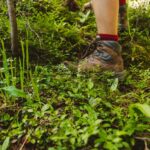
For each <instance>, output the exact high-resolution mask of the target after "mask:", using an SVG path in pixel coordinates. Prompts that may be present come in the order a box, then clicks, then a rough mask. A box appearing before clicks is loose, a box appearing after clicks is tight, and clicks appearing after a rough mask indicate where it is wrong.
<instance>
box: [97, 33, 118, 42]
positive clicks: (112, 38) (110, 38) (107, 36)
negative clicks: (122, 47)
mask: <svg viewBox="0 0 150 150" xmlns="http://www.w3.org/2000/svg"><path fill="white" fill-rule="evenodd" d="M97 36H99V37H100V39H101V40H106V41H118V40H119V36H118V35H112V34H97Z"/></svg>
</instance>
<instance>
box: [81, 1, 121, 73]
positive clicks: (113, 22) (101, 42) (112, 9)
mask: <svg viewBox="0 0 150 150" xmlns="http://www.w3.org/2000/svg"><path fill="white" fill-rule="evenodd" d="M91 5H92V8H93V10H94V14H95V18H96V23H97V38H96V41H95V42H94V43H93V44H92V45H91V46H90V47H89V50H88V51H90V53H89V54H87V53H86V54H87V56H86V57H84V59H83V61H81V62H80V63H79V71H99V69H100V70H101V69H102V70H111V71H114V72H115V73H116V74H122V72H123V70H124V67H123V60H122V57H121V46H120V44H119V43H118V14H119V1H118V0H92V1H91ZM91 49H92V50H93V51H92V50H91Z"/></svg>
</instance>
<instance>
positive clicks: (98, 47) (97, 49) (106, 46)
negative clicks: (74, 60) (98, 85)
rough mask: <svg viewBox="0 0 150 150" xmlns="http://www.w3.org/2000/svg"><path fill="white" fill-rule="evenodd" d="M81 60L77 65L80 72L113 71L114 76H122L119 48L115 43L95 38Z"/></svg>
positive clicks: (122, 67) (121, 60) (122, 68)
mask: <svg viewBox="0 0 150 150" xmlns="http://www.w3.org/2000/svg"><path fill="white" fill-rule="evenodd" d="M87 51H88V52H87V53H86V54H85V56H83V59H82V60H81V61H80V62H79V64H78V71H80V72H99V71H101V70H110V71H113V72H114V73H115V74H116V75H118V76H122V75H123V74H124V66H123V59H122V56H121V46H120V44H119V43H118V42H115V41H102V40H100V36H97V37H96V40H95V42H93V43H92V44H91V45H90V46H89V48H88V50H87Z"/></svg>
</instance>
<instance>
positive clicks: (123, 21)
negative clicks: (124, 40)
mask: <svg viewBox="0 0 150 150" xmlns="http://www.w3.org/2000/svg"><path fill="white" fill-rule="evenodd" d="M119 21H120V25H119V30H120V32H124V31H126V30H127V28H128V20H127V5H122V6H120V8H119Z"/></svg>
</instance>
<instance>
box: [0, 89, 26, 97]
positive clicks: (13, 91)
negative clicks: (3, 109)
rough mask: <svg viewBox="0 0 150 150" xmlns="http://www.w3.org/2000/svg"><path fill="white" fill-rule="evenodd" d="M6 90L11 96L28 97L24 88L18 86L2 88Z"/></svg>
mask: <svg viewBox="0 0 150 150" xmlns="http://www.w3.org/2000/svg"><path fill="white" fill-rule="evenodd" d="M2 89H3V90H4V91H6V92H7V93H8V94H9V95H10V96H13V97H22V98H26V96H27V95H26V93H25V92H23V91H22V90H20V89H17V88H16V87H14V86H8V87H4V88H2Z"/></svg>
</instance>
